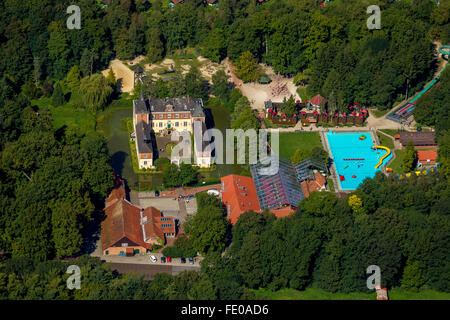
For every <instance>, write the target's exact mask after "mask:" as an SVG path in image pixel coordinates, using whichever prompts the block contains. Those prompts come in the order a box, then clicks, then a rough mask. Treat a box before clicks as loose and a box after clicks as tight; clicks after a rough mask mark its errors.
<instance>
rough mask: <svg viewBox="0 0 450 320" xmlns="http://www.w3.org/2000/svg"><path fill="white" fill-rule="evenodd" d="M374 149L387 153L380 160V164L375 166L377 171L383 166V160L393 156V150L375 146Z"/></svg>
mask: <svg viewBox="0 0 450 320" xmlns="http://www.w3.org/2000/svg"><path fill="white" fill-rule="evenodd" d="M373 148H374V149H383V150H386V151H387V152H386V154H385V155H384V156H382V157H381V158H380V162H378V163H377V165H376V166H375V169H377V168H378V167H379V166H381V164H382V163H383V160H384V159H385V158H386V157H388V156H389V155H390V154H391V149H389V148H387V147H384V146H373Z"/></svg>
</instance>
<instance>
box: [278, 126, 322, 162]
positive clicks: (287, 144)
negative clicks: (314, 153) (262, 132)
mask: <svg viewBox="0 0 450 320" xmlns="http://www.w3.org/2000/svg"><path fill="white" fill-rule="evenodd" d="M314 147H321V148H323V146H322V143H321V142H320V136H319V133H318V132H280V156H282V157H285V158H288V159H289V158H290V157H292V155H293V154H294V153H295V151H296V150H297V149H303V150H312V149H313V148H314Z"/></svg>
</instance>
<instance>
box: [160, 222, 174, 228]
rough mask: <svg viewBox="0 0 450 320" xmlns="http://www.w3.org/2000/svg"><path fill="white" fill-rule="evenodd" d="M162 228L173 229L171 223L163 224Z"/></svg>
mask: <svg viewBox="0 0 450 320" xmlns="http://www.w3.org/2000/svg"><path fill="white" fill-rule="evenodd" d="M161 226H162V227H163V228H170V227H172V224H171V223H169V224H167V223H163V224H162V225H161Z"/></svg>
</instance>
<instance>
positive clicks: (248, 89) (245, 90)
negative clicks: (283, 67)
mask: <svg viewBox="0 0 450 320" xmlns="http://www.w3.org/2000/svg"><path fill="white" fill-rule="evenodd" d="M226 60H228V59H226ZM224 61H225V60H224ZM227 62H228V63H227V64H228V67H227V73H228V74H231V81H232V82H233V83H234V85H235V87H236V88H238V89H240V90H241V92H242V94H243V95H244V96H246V97H247V98H248V101H250V103H251V106H252V108H255V109H258V110H264V109H265V108H264V102H265V101H268V100H272V102H283V99H284V98H286V99H289V97H290V96H291V95H293V96H294V99H295V100H301V98H300V96H299V95H298V93H297V86H296V85H295V84H294V81H293V80H294V78H285V77H282V76H280V75H278V74H275V72H274V71H273V69H272V67H270V66H267V65H264V64H260V66H261V68H262V70H263V72H264V73H265V75H266V76H268V77H269V78H270V80H271V82H270V84H260V83H256V82H248V83H243V82H242V81H241V80H240V79H239V78H238V77H236V76H235V75H234V73H233V67H232V66H231V62H229V61H227Z"/></svg>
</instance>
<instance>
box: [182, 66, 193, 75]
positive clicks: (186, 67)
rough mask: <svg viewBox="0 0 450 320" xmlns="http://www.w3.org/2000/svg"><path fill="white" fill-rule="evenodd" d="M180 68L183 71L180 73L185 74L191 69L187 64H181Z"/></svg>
mask: <svg viewBox="0 0 450 320" xmlns="http://www.w3.org/2000/svg"><path fill="white" fill-rule="evenodd" d="M181 69H183V71H181V73H182V74H186V73H188V72H189V70H191V66H190V65H188V64H182V65H181Z"/></svg>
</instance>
